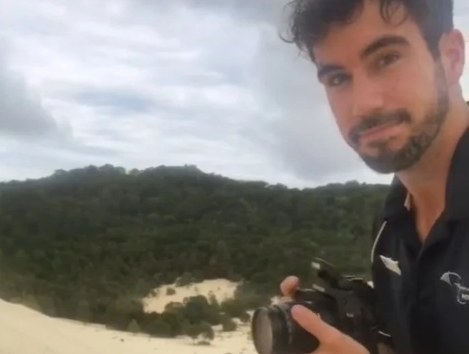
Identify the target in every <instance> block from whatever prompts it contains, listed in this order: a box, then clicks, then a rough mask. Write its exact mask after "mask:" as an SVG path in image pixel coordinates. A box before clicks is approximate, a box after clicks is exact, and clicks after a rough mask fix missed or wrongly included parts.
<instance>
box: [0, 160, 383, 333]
mask: <svg viewBox="0 0 469 354" xmlns="http://www.w3.org/2000/svg"><path fill="white" fill-rule="evenodd" d="M387 190H388V186H385V185H369V184H359V183H357V182H354V181H352V182H348V183H345V184H329V185H325V186H321V187H317V188H310V189H307V188H306V189H295V188H287V187H286V186H284V185H280V184H277V185H271V184H268V183H266V182H262V181H241V180H233V179H230V178H227V177H224V176H220V175H215V174H208V173H205V172H203V171H201V170H199V169H198V168H197V167H196V166H192V165H186V166H176V167H174V166H159V167H154V168H148V169H145V170H136V169H133V170H129V171H127V170H125V169H124V168H122V167H116V166H111V165H104V166H99V167H98V166H88V167H85V168H80V169H74V170H69V171H64V170H57V171H55V172H54V173H53V174H52V175H51V176H48V177H46V178H41V179H35V180H26V181H21V182H20V181H10V182H4V183H0V298H3V299H5V300H7V301H12V302H20V303H23V304H27V305H28V306H31V307H33V308H36V309H38V310H40V311H42V312H44V313H46V314H48V315H50V316H57V317H63V318H70V319H77V320H81V321H86V322H94V323H101V324H105V325H108V326H111V327H113V328H118V329H123V330H132V331H144V332H147V333H150V334H154V335H160V336H161V335H164V336H174V335H177V334H180V333H186V334H189V335H190V333H191V331H193V330H194V328H193V326H195V325H197V326H199V327H200V326H205V327H206V328H207V327H210V326H208V325H214V324H223V326H224V327H226V329H227V330H229V328H231V327H232V322H230V320H229V319H230V318H231V317H240V318H241V319H242V320H245V321H247V318H246V312H245V311H246V310H247V309H248V308H253V307H254V306H258V305H260V304H263V303H265V302H266V301H267V300H266V299H268V298H269V296H272V295H278V285H279V282H280V281H281V280H282V279H283V278H284V277H285V276H287V275H290V274H295V275H297V276H299V277H300V278H301V279H302V280H303V281H304V282H306V283H307V282H308V281H310V280H311V270H310V262H311V260H312V259H313V257H321V258H324V259H326V260H328V261H330V262H332V263H334V264H336V265H337V266H338V267H339V268H340V269H341V270H344V271H346V272H347V273H353V274H360V275H363V276H368V271H369V260H368V256H369V251H370V248H371V234H370V229H371V220H372V217H373V216H374V213H375V212H376V210H377V209H378V208H379V207H380V206H381V204H382V202H383V200H384V197H385V195H386V192H387ZM180 277H183V278H185V279H186V280H187V279H190V281H200V280H204V279H216V278H225V279H229V280H233V281H238V282H241V283H240V284H241V285H240V289H239V292H238V295H237V297H236V299H233V300H232V301H231V302H226V303H223V304H218V303H216V301H215V300H214V299H205V298H204V297H194V298H190V299H187V301H185V303H184V304H173V305H172V306H168V308H167V309H166V310H165V312H164V313H162V314H156V313H153V314H145V313H144V312H143V310H142V304H141V301H140V300H139V299H141V298H142V297H143V296H144V295H147V294H148V293H149V292H150V291H151V290H152V289H154V288H156V287H158V286H159V285H163V284H170V283H173V282H174V281H175V280H176V279H178V278H179V279H181V278H180ZM214 309H215V310H216V311H214ZM191 326H192V327H191ZM209 332H210V330H207V331H205V333H209ZM207 336H208V337H210V333H209V334H207Z"/></svg>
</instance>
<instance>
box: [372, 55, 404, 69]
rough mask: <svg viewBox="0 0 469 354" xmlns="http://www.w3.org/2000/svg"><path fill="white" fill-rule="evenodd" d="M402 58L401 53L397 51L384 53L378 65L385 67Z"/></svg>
mask: <svg viewBox="0 0 469 354" xmlns="http://www.w3.org/2000/svg"><path fill="white" fill-rule="evenodd" d="M399 58H400V55H399V54H397V53H388V54H386V55H383V56H382V57H381V58H379V60H378V63H377V64H378V67H385V66H389V65H391V64H394V63H395V62H396V61H398V60H399Z"/></svg>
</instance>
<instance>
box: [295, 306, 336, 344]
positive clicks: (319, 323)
mask: <svg viewBox="0 0 469 354" xmlns="http://www.w3.org/2000/svg"><path fill="white" fill-rule="evenodd" d="M291 314H292V317H293V319H294V320H295V321H296V322H298V324H299V325H300V326H301V327H303V328H304V329H305V330H306V331H308V332H309V333H311V334H312V335H314V336H315V337H316V338H317V339H318V340H319V342H320V343H321V345H330V344H333V343H337V342H338V341H340V340H342V339H343V337H344V334H343V333H342V332H340V331H339V330H338V329H337V328H335V327H333V326H331V325H329V324H327V323H326V322H324V321H323V320H321V318H320V317H319V316H318V315H316V314H315V313H314V312H312V311H310V310H308V309H307V308H306V307H304V306H301V305H295V306H293V308H292V309H291Z"/></svg>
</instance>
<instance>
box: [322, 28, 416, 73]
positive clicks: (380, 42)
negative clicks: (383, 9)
mask: <svg viewBox="0 0 469 354" xmlns="http://www.w3.org/2000/svg"><path fill="white" fill-rule="evenodd" d="M409 44H410V43H409V41H408V40H407V39H405V38H404V37H402V36H394V35H386V36H382V37H379V38H378V39H376V40H374V41H373V42H371V43H370V44H368V45H367V46H366V47H365V48H364V49H362V51H361V52H360V59H361V60H365V59H366V58H367V57H369V56H370V55H372V54H373V53H375V52H377V51H378V50H380V49H383V48H386V47H389V46H395V45H399V46H408V45H409ZM317 67H318V72H317V77H318V80H319V81H321V79H322V78H323V77H324V76H326V75H328V74H330V73H332V72H335V71H341V70H344V69H345V68H344V66H343V65H340V64H321V63H318V65H317Z"/></svg>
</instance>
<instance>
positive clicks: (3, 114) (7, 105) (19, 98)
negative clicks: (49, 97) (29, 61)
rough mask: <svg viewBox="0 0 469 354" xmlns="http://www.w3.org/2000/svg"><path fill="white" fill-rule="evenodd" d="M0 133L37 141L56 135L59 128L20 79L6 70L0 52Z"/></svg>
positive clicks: (39, 100) (58, 132)
mask: <svg viewBox="0 0 469 354" xmlns="http://www.w3.org/2000/svg"><path fill="white" fill-rule="evenodd" d="M0 133H2V134H6V135H14V136H20V137H27V138H28V139H29V138H39V137H46V136H56V135H57V134H60V127H59V126H58V124H57V122H56V121H55V120H54V119H53V117H52V116H51V114H50V113H49V112H48V111H47V109H45V108H44V107H43V105H42V102H41V99H40V97H39V96H38V95H37V94H34V92H33V91H32V90H30V89H29V88H28V86H27V84H26V83H25V81H24V79H23V77H22V76H21V75H20V74H18V73H15V72H13V71H11V70H9V69H8V66H7V63H6V61H5V60H4V58H3V57H2V55H1V51H0Z"/></svg>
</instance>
